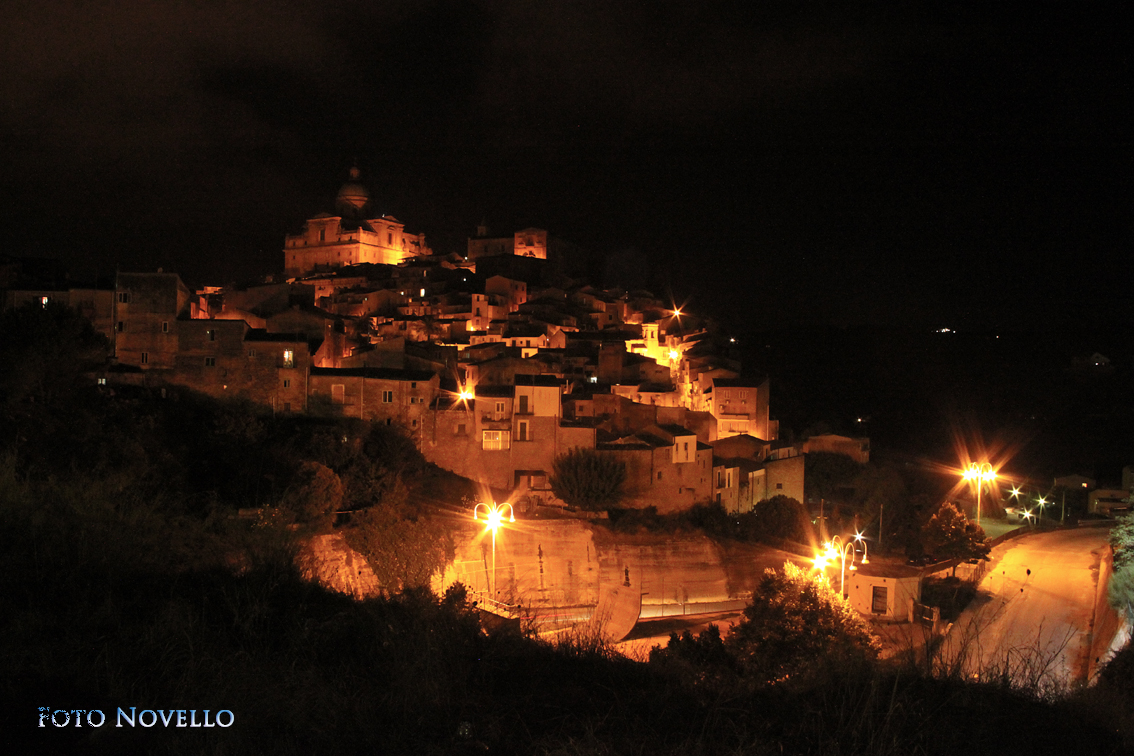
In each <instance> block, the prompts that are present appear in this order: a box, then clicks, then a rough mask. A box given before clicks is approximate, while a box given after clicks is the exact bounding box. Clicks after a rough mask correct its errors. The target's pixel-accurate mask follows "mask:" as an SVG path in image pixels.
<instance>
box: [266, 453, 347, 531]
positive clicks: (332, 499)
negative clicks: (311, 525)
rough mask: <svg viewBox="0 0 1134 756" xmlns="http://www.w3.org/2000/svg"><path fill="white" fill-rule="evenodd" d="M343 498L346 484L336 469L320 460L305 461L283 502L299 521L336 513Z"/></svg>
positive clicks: (321, 518) (322, 518) (330, 515)
mask: <svg viewBox="0 0 1134 756" xmlns="http://www.w3.org/2000/svg"><path fill="white" fill-rule="evenodd" d="M342 502H343V484H342V481H341V480H339V476H338V475H335V471H334V470H332V469H331V468H329V467H327V466H326V465H321V464H319V463H318V462H310V461H306V462H302V463H301V464H300V465H299V469H298V470H297V471H296V473H295V476H294V477H293V478H292V481H291V485H289V486H288V487H287V490H286V491H284V495H283V500H282V501H281V502H280V503H281V505H282V506H283V507H284V509H286V510H287V511H288V512H290V513H291V514H293V515H294V516H295V518H296V519H297V520H298V521H299V522H318V521H320V520H326V519H327V518H328V517H333V515H334V513H335V512H336V511H337V510H338V508H339V506H340V505H341V504H342Z"/></svg>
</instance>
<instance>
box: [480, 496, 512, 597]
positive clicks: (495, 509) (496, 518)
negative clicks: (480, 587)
mask: <svg viewBox="0 0 1134 756" xmlns="http://www.w3.org/2000/svg"><path fill="white" fill-rule="evenodd" d="M481 507H484V520H485V522H486V525H485V528H484V530H485V532H489V531H491V532H492V598H493V599H495V598H496V531H497V530H498V529H499V528H500V525H501V524H503V522H504V508H505V507H507V508H508V522H515V521H516V513H515V512H514V511H513V509H512V505H511V504H509V503H508V502H504V503H503V504H497V503H496V502H492V503H491V504H486V503H484V502H483V501H482V502H479V503H478V504H477V505H476V506H475V507H473V515H472V516H473V519H474V520H480V510H481Z"/></svg>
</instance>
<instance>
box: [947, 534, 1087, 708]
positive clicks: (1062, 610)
mask: <svg viewBox="0 0 1134 756" xmlns="http://www.w3.org/2000/svg"><path fill="white" fill-rule="evenodd" d="M1108 535H1109V531H1108V530H1107V529H1105V528H1084V529H1080V530H1060V531H1053V532H1047V533H1036V534H1033V535H1026V536H1022V537H1020V538H1017V539H1014V540H1010V541H1006V542H1005V543H1002V544H1001V545H999V546H997V547H996V548H995V549H993V552H992V555H991V556H992V562H991V564H990V565H989V568H988V571H987V573H986V575H985V577H984V579H983V580H982V581H981V584H980V592H979V594H978V596H977V598H976V599H975V600H974V601H973V602H972V604H971V605H970V606H969V608H968V609H967V610H966V611H965V613H964V614H962V616H961V617H960V619H959V620H958V621H957V622H956V623H955V624H954V626H953V630H952V632H951V633H950V634H949V637H948V640H947V642H946V644H945V645H944V646H943V653H942V658H943V660H945V661H946V662H947V663H953V664H958V665H960V668H961V669H963V671H964V673H965V674H966V675H967V676H969V677H973V676H976V677H984V678H989V677H996V676H998V675H1000V674H1004V673H1007V674H1009V675H1011V677H1012V679H1013V680H1014V681H1015V682H1016V683H1017V684H1021V685H1037V686H1038V687H1039V689H1040V690H1041V691H1043V690H1057V689H1059V688H1061V687H1064V686H1067V685H1071V684H1074V683H1078V682H1083V681H1085V680H1086V675H1087V658H1088V653H1089V644H1090V630H1091V618H1092V614H1093V606H1094V601H1095V588H1096V585H1097V581H1098V565H1099V558H1100V555H1101V554H1102V553H1103V549H1105V548H1106V541H1107V537H1108Z"/></svg>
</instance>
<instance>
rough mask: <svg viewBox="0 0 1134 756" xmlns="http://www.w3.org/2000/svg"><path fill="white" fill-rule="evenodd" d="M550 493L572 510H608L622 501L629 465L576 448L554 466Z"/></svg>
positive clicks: (558, 459) (552, 466)
mask: <svg viewBox="0 0 1134 756" xmlns="http://www.w3.org/2000/svg"><path fill="white" fill-rule="evenodd" d="M551 470H552V473H551V490H552V491H554V492H555V495H556V496H558V497H559V498H560V499H562V500H563V501H565V502H567V504H568V505H570V506H572V507H578V508H580V509H588V510H592V511H597V510H602V509H607V508H609V507H611V506H613V505H615V504H617V503H618V502H619V500H621V498H622V484H623V483H624V482H625V481H626V465H625V464H623V463H622V462H621V461H620V460H618V459H615V458H614V457H612V456H610V455H609V454H603V453H601V452H597V451H595V450H594V449H583V448H575V449H572V450H571V451H569V452H567V453H566V454H561V455H560V456H558V457H556V458H555V461H554V462H552V463H551Z"/></svg>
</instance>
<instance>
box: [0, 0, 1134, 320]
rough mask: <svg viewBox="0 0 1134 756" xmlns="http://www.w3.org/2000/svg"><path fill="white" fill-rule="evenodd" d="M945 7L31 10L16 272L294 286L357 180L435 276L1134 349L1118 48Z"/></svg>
mask: <svg viewBox="0 0 1134 756" xmlns="http://www.w3.org/2000/svg"><path fill="white" fill-rule="evenodd" d="M966 5H967V4H966ZM980 5H981V6H983V5H989V4H980ZM925 6H926V7H925V8H922V9H918V8H915V7H913V4H907V3H899V4H894V3H876V4H875V3H866V2H864V3H859V4H857V6H853V7H852V6H851V5H850V4H847V3H818V2H817V3H808V2H782V3H757V2H748V1H744V2H732V3H718V2H699V3H693V2H689V3H671V2H654V1H651V2H642V3H629V2H626V3H607V2H570V3H567V2H539V3H533V2H530V0H516V1H515V2H499V3H496V2H479V3H478V2H436V3H429V2H423V1H422V0H406V1H404V2H387V3H375V2H336V3H325V2H319V3H316V2H308V1H307V0H272V1H271V2H265V1H264V0H245V1H244V2H239V3H237V2H224V1H223V0H215V1H212V2H174V3H148V2H140V1H125V0H124V1H123V2H103V3H97V2H92V3H73V2H59V1H58V0H39V1H37V2H34V3H33V2H30V1H28V0H17V2H16V3H15V8H12V7H11V4H9V6H8V10H7V11H6V14H5V15H6V27H7V30H6V33H5V35H4V38H5V39H4V42H3V43H0V70H3V71H4V72H5V74H4V75H3V76H2V77H0V145H2V146H0V150H2V153H0V161H2V162H0V214H2V215H0V217H2V222H3V227H4V229H5V233H4V241H3V243H2V245H0V252H5V253H9V254H16V255H47V256H59V257H62V258H63V259H64V260H66V261H67V262H68V263H69V264H70V265H72V266H73V267H76V268H86V269H93V268H96V267H97V268H98V269H99V270H102V271H104V272H105V271H108V270H112V269H113V267H114V266H115V265H116V264H117V265H120V266H121V267H122V268H124V269H152V268H156V267H157V266H164V267H165V268H166V270H175V271H178V272H180V273H181V274H182V275H183V277H185V278H186V279H187V281H188V282H189V283H191V284H202V283H224V282H226V281H228V280H231V279H233V278H236V277H243V276H249V275H252V274H256V273H262V272H268V271H271V270H276V269H278V268H279V267H280V257H281V254H280V247H281V245H282V239H283V235H284V234H285V233H287V232H293V231H296V230H298V228H299V227H300V226H301V224H302V221H303V220H304V219H305V218H306V217H309V216H310V215H313V214H315V213H316V212H319V211H321V210H325V209H329V205H330V199H331V197H333V194H334V192H335V191H336V189H337V187H338V185H339V184H340V183H341V182H342V181H343V179H344V177H345V173H346V169H347V168H348V167H349V166H350V164H351V163H352V162H353V161H354V160H356V159H357V161H358V163H359V165H360V167H361V168H362V169H363V172H364V178H365V180H366V182H367V183H368V184H369V185H370V187H371V190H372V194H373V195H374V196H375V198H376V199H377V202H378V207H379V209H380V210H382V211H384V212H389V213H393V214H395V215H397V216H398V218H399V219H401V220H402V221H404V222H405V223H406V224H407V226H408V228H409V229H410V230H412V231H424V232H425V233H426V234H427V237H428V238H429V239H430V240H431V242H432V244H433V246H434V248H435V249H437V250H438V251H452V250H455V249H459V248H461V247H462V246H463V242H464V239H465V237H467V236H468V235H469V234H470V233H471V232H472V230H473V229H474V227H475V225H476V224H477V222H478V221H480V220H481V219H482V218H487V220H488V221H489V224H490V226H491V227H492V228H493V230H494V231H497V232H506V233H507V232H511V231H512V230H515V229H518V228H522V227H525V226H528V225H538V226H542V227H545V228H548V229H549V230H551V232H552V233H553V234H556V235H558V236H561V237H563V238H566V239H569V240H571V241H574V242H576V243H578V244H581V245H583V246H584V247H586V248H587V249H588V250H589V251H590V253H591V254H592V255H593V256H594V257H595V259H599V260H601V259H606V258H609V257H610V256H611V255H615V254H618V253H625V251H626V250H629V249H636V250H638V251H640V252H641V253H642V254H643V255H644V256H645V257H646V258H647V259H648V260H649V261H650V262H651V265H652V266H653V270H654V276H655V283H656V282H661V283H663V284H664V283H668V284H669V285H670V286H672V289H673V291H674V293H675V295H676V296H678V297H682V298H684V297H691V298H692V302H693V303H694V304H695V306H696V304H697V303H700V305H701V306H702V308H703V309H709V310H715V311H718V312H720V313H722V314H729V313H731V314H732V315H733V317H735V318H737V319H739V320H742V321H744V322H742V323H738V324H737V325H738V326H748V327H762V326H766V325H769V324H773V323H775V322H777V321H782V320H784V319H789V320H807V321H812V322H820V323H829V322H836V323H842V324H847V323H849V324H853V323H858V322H863V321H866V322H875V323H900V324H901V323H918V324H922V323H924V324H943V325H954V326H958V325H959V326H984V325H990V326H998V327H1001V326H1003V327H1011V326H1019V325H1028V324H1032V325H1034V324H1037V323H1043V322H1051V321H1055V322H1060V321H1066V320H1067V319H1068V318H1076V317H1080V314H1082V317H1085V318H1087V319H1093V318H1097V317H1105V318H1115V317H1117V318H1120V319H1124V321H1129V315H1127V314H1126V313H1127V311H1128V310H1130V307H1129V303H1130V300H1129V299H1128V298H1127V291H1126V290H1127V289H1129V285H1128V282H1129V281H1130V273H1131V271H1130V265H1129V258H1130V240H1131V233H1130V231H1131V229H1130V217H1131V213H1130V210H1131V196H1132V193H1131V191H1130V176H1131V175H1132V173H1131V168H1132V167H1134V166H1132V162H1134V161H1132V160H1131V145H1130V136H1129V134H1130V124H1129V119H1128V108H1127V101H1128V99H1129V69H1130V63H1129V56H1128V52H1127V50H1128V43H1127V41H1126V40H1125V39H1124V31H1125V26H1124V25H1123V24H1122V23H1120V21H1119V19H1118V18H1108V17H1106V16H1105V15H1104V12H1103V11H1102V10H1100V9H1099V7H1089V8H1088V7H1087V6H1080V5H1079V4H1074V5H1073V6H1072V5H1068V6H1067V7H1065V8H1064V9H1063V10H1061V11H1058V12H1056V13H1051V12H1049V11H1047V10H1044V9H1042V8H1040V7H1032V8H1029V9H1027V11H1026V14H1025V13H1023V12H1019V11H1018V10H1016V9H1017V8H1018V7H1019V6H1014V7H1013V9H1008V8H1002V9H1001V10H993V11H989V10H987V9H985V8H983V7H982V8H981V9H980V10H970V9H967V8H964V7H961V4H957V6H956V7H954V6H951V5H950V4H948V3H926V4H925ZM692 261H696V262H697V263H698V265H696V266H690V265H688V264H687V263H689V262H692ZM742 307H745V308H748V309H749V310H750V311H751V313H752V315H751V316H748V315H745V316H741V315H739V314H738V313H739V312H740V308H742Z"/></svg>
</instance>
